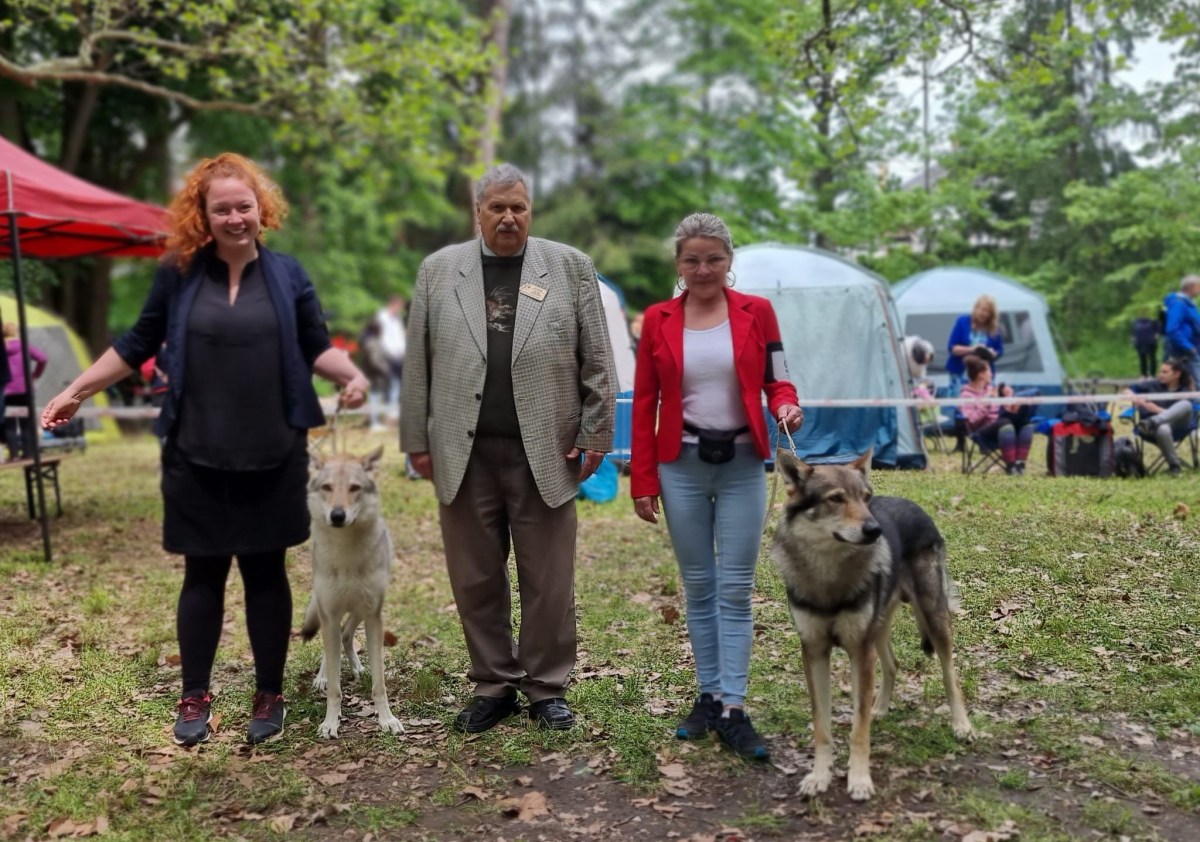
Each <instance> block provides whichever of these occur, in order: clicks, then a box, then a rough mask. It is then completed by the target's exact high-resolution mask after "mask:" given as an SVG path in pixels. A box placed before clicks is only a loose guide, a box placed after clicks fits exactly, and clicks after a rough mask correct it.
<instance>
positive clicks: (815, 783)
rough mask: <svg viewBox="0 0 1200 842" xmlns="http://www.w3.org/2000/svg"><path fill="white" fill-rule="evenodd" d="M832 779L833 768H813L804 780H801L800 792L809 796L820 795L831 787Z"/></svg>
mask: <svg viewBox="0 0 1200 842" xmlns="http://www.w3.org/2000/svg"><path fill="white" fill-rule="evenodd" d="M832 780H833V772H832V770H830V769H813V770H812V771H811V772H809V773H808V774H807V775H805V776H804V780H802V781H800V794H801V795H804V796H807V797H812V796H814V795H820V794H821V793H822V792H824V791H825V790H827V789H829V784H830V782H831V781H832Z"/></svg>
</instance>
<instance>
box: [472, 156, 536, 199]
mask: <svg viewBox="0 0 1200 842" xmlns="http://www.w3.org/2000/svg"><path fill="white" fill-rule="evenodd" d="M514 184H523V185H525V192H526V193H527V194H529V201H531V202H532V201H533V188H532V187H530V186H529V177H528V176H527V175H525V173H523V172H521V171H520V170H519V169H517V168H516V167H514V166H513V165H512V164H497V165H496V166H494V167H492V168H491V169H490V170H488V171H487V172H485V173H484V174H483V176H482V177H481V178H480V179H479V181H477V182H475V202H476V203H477V204H478V203H479V202H482V201H483V197H484V196H485V195H486V194H487V191H488V189H489V188H492V187H512V186H513V185H514Z"/></svg>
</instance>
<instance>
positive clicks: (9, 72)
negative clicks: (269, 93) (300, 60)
mask: <svg viewBox="0 0 1200 842" xmlns="http://www.w3.org/2000/svg"><path fill="white" fill-rule="evenodd" d="M72 61H74V60H72ZM52 64H53V62H43V63H42V64H41V65H39V66H38V67H36V68H34V67H21V66H20V65H18V64H14V63H13V62H11V61H9V60H8V59H7V58H5V57H4V56H0V76H6V77H8V78H9V79H13V80H14V81H17V82H20V83H21V84H22V85H25V86H26V87H30V88H33V87H37V83H38V82H43V81H55V82H87V83H91V84H96V85H117V86H119V87H124V88H130V89H132V90H135V91H140V92H142V93H144V94H147V95H149V96H154V97H160V98H162V99H167V100H170V101H171V102H175V103H178V104H179V105H182V106H184V107H185V108H190V109H192V110H194V111H235V112H237V113H240V114H260V115H261V114H264V113H266V112H267V111H268V109H267V107H266V106H267V103H265V102H262V103H258V104H251V103H247V102H235V101H232V100H212V101H205V100H202V99H196V98H195V97H191V96H188V95H187V94H185V93H182V92H180V91H173V90H171V89H170V88H164V87H162V86H161V85H152V84H150V83H149V82H142V81H139V80H137V79H131V78H129V77H128V76H122V75H121V74H119V73H104V72H101V71H96V70H54V69H46V68H47V66H49V65H52Z"/></svg>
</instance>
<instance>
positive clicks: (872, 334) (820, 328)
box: [733, 243, 926, 468]
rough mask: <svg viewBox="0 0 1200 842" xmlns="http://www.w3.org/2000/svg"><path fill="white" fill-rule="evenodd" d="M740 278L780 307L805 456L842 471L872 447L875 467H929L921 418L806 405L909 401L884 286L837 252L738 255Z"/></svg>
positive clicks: (744, 251) (782, 248) (890, 410)
mask: <svg viewBox="0 0 1200 842" xmlns="http://www.w3.org/2000/svg"><path fill="white" fill-rule="evenodd" d="M733 272H734V276H735V278H736V289H737V290H739V291H740V292H747V293H750V294H752V295H761V296H763V297H764V298H766V299H768V300H769V301H770V302H771V304H772V305H773V306H774V308H775V313H776V315H777V317H778V319H779V327H780V331H781V334H782V336H783V348H784V353H785V355H786V357H787V363H788V369H789V371H790V373H791V377H792V381H793V382H794V383H795V384H796V389H797V391H798V392H799V393H800V404H801V406H803V407H804V412H805V421H804V426H803V428H802V429H801V430H800V434H799V437H798V438H796V449H797V452H799V454H800V456H801V457H802V458H804V459H805V460H808V461H812V462H844V461H848V460H850V459H852V458H853V457H855V456H858V455H859V454H861V453H865V452H866V450H867V449H868V448H873V449H874V453H873V457H872V462H873V464H875V465H876V466H879V467H895V468H923V467H925V464H926V455H925V448H924V444H923V443H922V441H921V436H920V426H919V424H918V421H917V413H916V410H915V409H913V408H909V407H901V408H899V409H897V408H896V407H886V406H867V405H864V406H861V407H816V406H812V405H811V404H809V403H806V401H816V400H818V399H833V398H842V399H860V400H864V401H866V400H871V399H879V398H907V397H910V396H911V392H912V382H911V378H910V375H909V372H908V365H907V363H906V362H905V359H904V355H903V350H902V348H901V344H900V338H901V337H900V322H899V317H898V315H897V313H896V308H895V305H894V303H893V301H892V296H891V290H890V288H889V286H888V283H887V281H886V280H884V279H883V278H881V277H879V276H878V275H875V274H874V273H872V272H869V271H868V270H866V269H864V268H862V267H861V266H858V265H856V264H854V263H851V262H850V261H848V260H844V259H842V258H841V257H838V256H837V255H835V254H832V253H830V252H826V251H822V250H820V249H815V248H808V247H806V246H792V245H780V244H777V243H764V244H760V245H751V246H743V247H742V248H738V249H734V255H733Z"/></svg>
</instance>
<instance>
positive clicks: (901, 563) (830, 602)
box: [772, 450, 974, 801]
mask: <svg viewBox="0 0 1200 842" xmlns="http://www.w3.org/2000/svg"><path fill="white" fill-rule="evenodd" d="M870 464H871V453H870V451H868V452H867V453H866V454H864V455H862V456H860V457H859V458H858V459H856V460H855V461H854V462H852V463H850V464H849V465H808V464H805V463H804V462H802V461H801V460H799V459H797V458H796V457H795V456H793V455H792V454H791V453H789V452H787V451H785V450H779V451H778V453H777V455H776V458H775V468H776V470H779V471H782V475H783V477H784V478H785V479H786V480H787V482H788V485H789V488H788V500H787V505H786V507H785V509H784V515H783V519H782V521H781V522H780V524H779V528H778V529H777V530H776V531H775V545H774V547H773V550H772V554H773V555H774V557H775V562H776V564H778V566H779V572H780V574H781V575H782V576H783V581H784V584H785V585H786V586H787V596H788V605H789V607H790V608H791V613H792V619H793V621H795V623H796V629H797V630H798V631H799V632H800V640H801V643H802V649H803V655H804V679H805V681H806V682H807V684H808V695H809V697H810V699H811V701H812V709H813V713H812V721H813V750H814V760H813V769H812V772H810V773H809V774H808V775H807V776H806V777H805V778H804V779H803V780H802V781H801V782H800V792H801V794H803V795H816V794H817V793H820V792H824V791H825V790H826V789H828V787H829V783H830V781H831V780H832V778H833V743H832V737H831V734H830V707H831V705H832V701H831V696H830V683H829V656H830V652H831V650H832V648H833V647H834V646H840V647H841V648H842V649H844V650H846V653H847V654H848V655H849V656H850V671H851V697H852V699H853V705H854V720H853V725H852V726H851V731H850V766H849V769H848V775H847V788H848V790H849V793H850V797H851V798H853V799H854V800H856V801H864V800H866V799H868V798H870V797H871V796H872V795H874V794H875V786H874V784H873V783H872V782H871V768H870V754H871V717H872V715H874V716H883V715H884V714H886V713H887V711H888V706H889V705H890V704H891V698H892V689H893V687H894V686H895V682H896V667H897V663H896V655H895V653H894V652H893V651H892V618H893V616H894V615H895V613H896V609H897V608H898V607H899V605H900V603H901V602H907V603H909V604H911V605H912V607H913V614H914V615H915V617H916V621H917V629H918V630H919V631H920V634H921V646H922V648H923V649H924V650H925V653H926V654H932V653H933V652H937V656H938V660H939V661H941V664H942V679H943V681H944V683H945V685H946V695H947V696H949V700H950V718H951V723H952V727H953V729H954V735H955V736H956V737H958V738H959V739H960V740H967V741H970V740H972V739H974V731H973V730H972V728H971V720H970V719H969V718H968V717H967V709H966V707H965V706H964V704H963V696H962V689H961V687H959V683H958V675H957V673H956V672H955V670H954V653H953V635H952V632H951V618H950V614H951V612H952V611H953V610H954V609H955V608H956V607H957V590H956V588H955V586H954V583H953V582H952V581H951V580H950V575H949V574H948V573H947V571H946V544H945V542H944V541H943V540H942V536H941V534H940V533H939V532H938V529H937V526H936V525H934V522H933V519H932V518H930V517H929V515H928V514H927V513H926V512H925V510H924V509H922V508H921V507H920V506H918V505H917V504H916V503H914V502H912V501H911V500H905V499H903V498H900V497H874V496H872V493H871V484H870V481H869V477H868V468H869V466H870ZM877 653H878V655H879V658H880V662H881V664H882V667H883V677H882V682H881V684H880V687H879V694H878V695H877V696H876V697H875V703H874V706H873V707H872V706H871V693H872V690H873V689H874V684H875V656H876V654H877Z"/></svg>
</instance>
